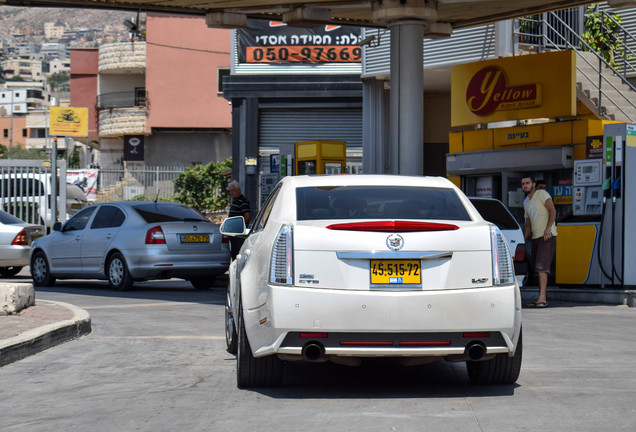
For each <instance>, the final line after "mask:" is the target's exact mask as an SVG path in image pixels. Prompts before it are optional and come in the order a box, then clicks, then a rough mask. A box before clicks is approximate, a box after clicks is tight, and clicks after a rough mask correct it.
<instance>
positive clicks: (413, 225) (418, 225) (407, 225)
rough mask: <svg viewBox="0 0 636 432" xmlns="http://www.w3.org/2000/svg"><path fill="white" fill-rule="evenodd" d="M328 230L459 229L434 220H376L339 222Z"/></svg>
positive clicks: (413, 230)
mask: <svg viewBox="0 0 636 432" xmlns="http://www.w3.org/2000/svg"><path fill="white" fill-rule="evenodd" d="M327 228H328V229H330V230H342V231H373V232H419V231H454V230H456V229H459V227H458V226H457V225H452V224H445V223H435V222H409V221H395V220H387V221H377V222H375V221H374V222H354V223H340V224H333V225H329V226H327Z"/></svg>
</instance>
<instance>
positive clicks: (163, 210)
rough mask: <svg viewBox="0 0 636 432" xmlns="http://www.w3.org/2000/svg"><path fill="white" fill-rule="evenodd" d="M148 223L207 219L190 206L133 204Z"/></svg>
mask: <svg viewBox="0 0 636 432" xmlns="http://www.w3.org/2000/svg"><path fill="white" fill-rule="evenodd" d="M133 208H134V209H135V210H136V211H137V213H139V215H140V216H141V217H142V218H144V220H145V221H146V222H147V223H157V222H175V221H207V219H206V218H205V217H203V215H202V214H201V213H198V212H197V211H196V210H194V209H191V208H190V207H185V206H180V205H166V204H162V203H156V204H155V203H147V204H139V205H136V206H133Z"/></svg>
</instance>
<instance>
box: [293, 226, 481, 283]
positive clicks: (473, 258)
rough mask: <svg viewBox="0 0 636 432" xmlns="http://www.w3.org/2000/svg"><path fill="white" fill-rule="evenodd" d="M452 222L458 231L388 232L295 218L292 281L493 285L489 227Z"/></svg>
mask: <svg viewBox="0 0 636 432" xmlns="http://www.w3.org/2000/svg"><path fill="white" fill-rule="evenodd" d="M332 222H333V221H332ZM347 222H353V223H355V221H347ZM439 223H447V222H446V221H439ZM451 224H452V225H455V226H457V227H458V229H455V230H443V231H417V232H397V233H391V232H370V231H348V230H334V229H328V228H327V226H328V225H330V223H329V221H307V222H298V223H296V225H295V226H294V234H293V242H294V279H295V284H296V285H297V286H304V287H311V288H326V289H346V290H409V291H410V290H444V289H461V288H473V287H484V286H492V254H491V250H490V248H491V246H490V230H489V227H488V225H486V224H484V223H481V222H455V221H453V222H451ZM394 249H395V250H394ZM418 271H419V272H420V274H419V276H418V275H417V274H416V273H417V272H418ZM400 278H401V279H400Z"/></svg>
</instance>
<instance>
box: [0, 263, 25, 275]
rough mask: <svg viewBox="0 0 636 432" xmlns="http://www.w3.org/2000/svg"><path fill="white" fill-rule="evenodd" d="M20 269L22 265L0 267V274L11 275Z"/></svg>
mask: <svg viewBox="0 0 636 432" xmlns="http://www.w3.org/2000/svg"><path fill="white" fill-rule="evenodd" d="M20 270H22V267H16V266H14V267H0V275H2V276H4V277H13V276H15V275H17V274H18V273H20Z"/></svg>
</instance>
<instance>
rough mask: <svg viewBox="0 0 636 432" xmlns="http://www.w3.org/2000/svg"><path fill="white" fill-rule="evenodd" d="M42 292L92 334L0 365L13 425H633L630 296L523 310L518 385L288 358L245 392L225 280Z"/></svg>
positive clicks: (2, 393)
mask: <svg viewBox="0 0 636 432" xmlns="http://www.w3.org/2000/svg"><path fill="white" fill-rule="evenodd" d="M22 274H23V273H22ZM22 274H21V275H22ZM19 276H20V275H19ZM18 280H22V281H28V279H26V276H22V278H18ZM219 285H220V284H219ZM37 299H45V300H56V301H63V302H67V303H71V304H74V305H76V306H78V307H80V308H83V309H85V310H87V311H88V312H89V313H90V315H91V318H92V325H93V331H92V333H91V334H89V335H87V336H84V337H82V338H81V339H79V340H75V341H71V342H67V343H65V344H62V345H60V346H57V347H54V348H51V349H49V350H46V351H44V352H41V353H39V354H37V355H35V356H32V357H29V358H27V359H24V360H21V361H18V362H16V363H12V364H9V365H6V366H4V367H2V368H0V409H1V411H0V412H1V415H0V430H2V431H3V432H9V431H20V432H24V431H28V432H31V431H46V432H50V431H71V430H78V431H94V432H99V431H175V430H178V431H215V432H217V431H258V432H270V431H271V432H273V431H303V432H312V431H316V432H318V431H320V432H322V431H453V432H456V431H462V432H465V431H497V432H500V431H523V430H527V431H533V432H534V431H560V432H561V431H600V430H602V431H630V432H632V431H634V430H636V415H635V414H636V374H635V373H634V366H633V365H634V353H635V351H636V332H634V328H636V309H629V308H627V307H621V306H590V305H573V304H563V303H562V304H556V305H553V306H552V307H550V308H547V309H541V310H540V309H526V310H524V360H523V367H522V372H521V376H520V378H519V380H518V383H517V385H514V386H493V387H476V386H473V385H471V384H470V381H469V380H468V377H467V375H466V371H465V366H464V364H462V363H455V364H450V363H446V362H439V363H436V364H432V365H427V366H417V367H402V366H399V365H397V364H395V363H394V362H392V361H386V360H380V359H378V360H372V361H368V362H365V364H364V365H363V366H362V367H359V368H349V367H346V366H338V365H332V364H320V365H300V364H292V365H288V366H287V368H286V374H285V380H284V387H282V388H278V389H264V390H263V389H261V390H240V389H238V388H237V387H236V381H235V359H234V356H233V355H231V354H228V353H227V352H226V351H225V342H224V336H223V302H224V288H223V287H222V286H218V287H217V288H215V289H213V290H209V291H195V290H193V289H192V288H191V287H190V284H189V283H187V282H184V281H178V280H170V281H159V282H146V283H143V284H137V285H136V287H135V289H134V290H133V291H130V292H125V293H119V292H113V291H110V290H109V289H108V287H107V285H106V282H99V281H89V282H87V281H62V282H58V285H57V286H55V287H53V288H46V289H38V290H37V291H36V300H37Z"/></svg>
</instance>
